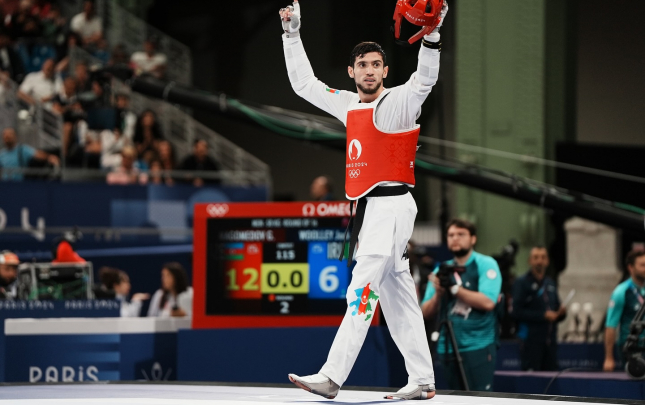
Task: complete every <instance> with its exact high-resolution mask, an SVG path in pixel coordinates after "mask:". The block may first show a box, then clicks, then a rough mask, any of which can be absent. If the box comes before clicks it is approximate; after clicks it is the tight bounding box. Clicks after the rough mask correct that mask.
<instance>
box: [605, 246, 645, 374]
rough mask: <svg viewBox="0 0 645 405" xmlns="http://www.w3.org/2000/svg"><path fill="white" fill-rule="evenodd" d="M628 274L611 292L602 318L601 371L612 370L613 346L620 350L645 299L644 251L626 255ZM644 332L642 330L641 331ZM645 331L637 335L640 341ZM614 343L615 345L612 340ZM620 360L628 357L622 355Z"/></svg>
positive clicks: (613, 362)
mask: <svg viewBox="0 0 645 405" xmlns="http://www.w3.org/2000/svg"><path fill="white" fill-rule="evenodd" d="M625 264H626V266H627V270H628V271H629V274H630V276H631V277H630V278H628V279H627V280H625V281H624V282H622V283H620V284H618V286H617V287H616V289H614V292H613V293H612V294H611V300H610V301H609V309H607V320H606V321H605V363H604V364H603V367H602V369H603V371H614V368H615V367H616V361H615V357H614V350H615V349H614V348H617V349H618V352H619V353H622V350H623V347H624V346H625V342H627V337H628V336H629V335H630V329H631V328H630V326H631V324H632V320H634V317H635V316H636V314H637V313H638V310H639V309H640V307H641V306H642V305H643V303H645V251H642V250H632V251H631V252H629V253H628V254H627V258H626V259H625ZM644 334H645V333H644ZM644 334H641V335H640V337H639V338H638V339H639V340H640V342H639V343H641V344H642V343H643V340H644V338H645V337H644V336H643V335H644ZM616 343H617V346H615V344H616ZM623 360H627V359H626V358H623Z"/></svg>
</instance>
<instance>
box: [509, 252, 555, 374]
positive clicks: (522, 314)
mask: <svg viewBox="0 0 645 405" xmlns="http://www.w3.org/2000/svg"><path fill="white" fill-rule="evenodd" d="M529 267H530V269H529V271H528V272H527V273H526V274H525V275H523V276H521V277H518V278H517V280H515V284H513V317H514V318H515V319H516V320H517V321H518V332H517V336H518V337H519V338H520V339H522V344H521V349H520V351H521V353H520V357H521V360H522V365H521V366H522V370H531V371H557V370H558V357H557V348H558V347H557V344H558V342H557V335H558V326H557V325H558V323H559V322H562V321H563V320H564V318H565V316H566V313H567V312H566V308H565V307H564V306H561V305H560V298H559V297H558V289H557V288H556V286H555V282H554V281H553V279H551V277H549V276H547V275H546V269H547V268H548V267H549V252H547V250H546V248H545V247H543V246H535V247H534V248H533V249H531V252H530V253H529Z"/></svg>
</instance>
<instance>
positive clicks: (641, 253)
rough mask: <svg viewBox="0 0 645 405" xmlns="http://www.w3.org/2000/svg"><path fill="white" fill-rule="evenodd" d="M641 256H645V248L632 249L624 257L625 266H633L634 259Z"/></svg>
mask: <svg viewBox="0 0 645 405" xmlns="http://www.w3.org/2000/svg"><path fill="white" fill-rule="evenodd" d="M641 256H645V250H632V251H631V252H629V253H627V257H626V258H625V265H626V266H628V267H629V266H633V265H634V264H636V259H638V258H639V257H641Z"/></svg>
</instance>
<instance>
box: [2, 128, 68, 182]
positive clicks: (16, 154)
mask: <svg viewBox="0 0 645 405" xmlns="http://www.w3.org/2000/svg"><path fill="white" fill-rule="evenodd" d="M2 141H3V142H4V148H2V149H0V170H2V176H1V178H2V180H5V181H6V180H14V181H20V180H22V179H23V177H24V176H23V174H22V173H21V172H17V171H12V170H11V169H21V168H26V167H28V166H29V161H30V160H32V159H38V160H46V161H47V162H49V163H50V164H51V165H54V166H58V165H59V161H58V157H57V156H54V155H50V154H48V153H46V152H43V151H41V150H36V149H34V148H32V147H31V146H29V145H25V144H18V137H17V136H16V131H15V130H14V129H13V128H5V130H4V131H2Z"/></svg>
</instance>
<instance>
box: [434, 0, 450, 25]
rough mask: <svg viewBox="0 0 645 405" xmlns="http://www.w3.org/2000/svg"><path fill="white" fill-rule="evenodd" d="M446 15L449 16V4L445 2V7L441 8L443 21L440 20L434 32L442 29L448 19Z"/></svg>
mask: <svg viewBox="0 0 645 405" xmlns="http://www.w3.org/2000/svg"><path fill="white" fill-rule="evenodd" d="M446 14H448V2H447V1H444V2H443V7H441V13H440V14H439V16H440V17H441V20H439V25H437V28H435V29H434V30H433V31H432V32H439V28H441V26H442V25H443V20H444V19H445V18H446Z"/></svg>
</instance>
